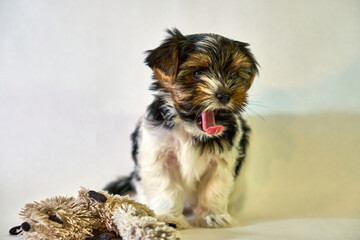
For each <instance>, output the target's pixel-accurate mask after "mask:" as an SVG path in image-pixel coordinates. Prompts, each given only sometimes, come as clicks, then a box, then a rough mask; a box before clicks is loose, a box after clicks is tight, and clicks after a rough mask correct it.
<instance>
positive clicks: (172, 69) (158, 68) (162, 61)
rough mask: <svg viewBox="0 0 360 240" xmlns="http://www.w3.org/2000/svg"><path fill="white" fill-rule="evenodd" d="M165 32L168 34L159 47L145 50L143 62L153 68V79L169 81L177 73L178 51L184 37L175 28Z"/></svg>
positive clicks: (184, 39)
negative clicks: (145, 55)
mask: <svg viewBox="0 0 360 240" xmlns="http://www.w3.org/2000/svg"><path fill="white" fill-rule="evenodd" d="M167 32H168V33H169V35H170V36H169V37H168V38H166V39H165V40H164V41H163V43H162V44H161V45H160V46H159V47H157V48H155V49H153V50H148V51H146V54H147V57H146V59H145V63H146V64H147V65H148V66H149V67H150V68H151V69H152V70H153V72H154V78H155V79H157V80H159V81H166V82H168V83H171V82H172V81H173V80H174V79H175V77H176V74H177V70H178V65H179V57H180V56H179V54H180V53H179V52H180V48H181V46H182V45H183V43H184V42H185V41H186V37H185V36H183V35H182V34H181V32H180V31H179V30H177V29H176V28H175V29H174V30H172V31H171V30H167Z"/></svg>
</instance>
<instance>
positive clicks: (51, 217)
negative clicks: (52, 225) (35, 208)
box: [49, 214, 63, 224]
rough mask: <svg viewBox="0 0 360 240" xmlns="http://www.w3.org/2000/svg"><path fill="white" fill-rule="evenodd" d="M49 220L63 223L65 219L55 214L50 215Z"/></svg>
mask: <svg viewBox="0 0 360 240" xmlns="http://www.w3.org/2000/svg"><path fill="white" fill-rule="evenodd" d="M49 220H50V221H53V222H57V223H60V224H63V221H62V220H61V219H60V218H59V217H58V216H56V215H54V214H53V215H50V216H49Z"/></svg>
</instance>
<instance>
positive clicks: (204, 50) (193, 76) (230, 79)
mask: <svg viewBox="0 0 360 240" xmlns="http://www.w3.org/2000/svg"><path fill="white" fill-rule="evenodd" d="M168 32H169V34H170V36H169V37H168V38H167V39H165V41H164V42H163V43H162V44H161V45H160V46H159V47H158V48H156V49H154V50H150V51H148V52H147V53H148V56H147V58H146V60H145V62H146V63H147V64H148V66H149V67H150V68H151V69H152V70H153V73H154V79H155V82H154V83H153V85H152V88H151V89H152V90H155V91H158V95H160V96H162V97H163V98H164V99H165V100H166V101H167V102H168V103H170V104H171V105H173V106H174V107H175V109H176V112H177V113H178V115H179V116H180V119H181V120H182V121H183V122H184V124H185V125H186V126H187V129H190V130H191V133H192V134H193V135H202V134H205V135H206V136H208V137H211V136H212V135H217V134H220V133H221V132H222V131H223V128H224V127H223V125H221V124H220V125H219V124H217V123H221V116H222V115H224V114H226V113H229V112H231V113H239V112H241V111H242V110H243V108H244V107H245V105H246V103H247V91H248V89H249V88H250V86H251V84H252V82H253V79H254V77H255V75H256V73H257V62H256V60H255V58H254V57H253V55H252V54H251V52H250V50H249V49H248V48H247V47H248V44H246V43H242V42H238V41H233V40H230V39H228V38H225V37H222V36H220V35H216V34H195V35H189V36H183V35H182V34H181V33H180V32H179V31H178V30H176V29H175V30H174V31H168Z"/></svg>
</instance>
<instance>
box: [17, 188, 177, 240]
mask: <svg viewBox="0 0 360 240" xmlns="http://www.w3.org/2000/svg"><path fill="white" fill-rule="evenodd" d="M20 215H21V216H22V218H23V220H24V221H25V222H24V223H23V224H21V226H18V227H14V228H12V229H11V230H10V234H12V235H19V234H20V235H21V236H22V237H23V238H24V239H30V240H56V239H61V240H85V239H86V240H110V239H112V238H113V237H121V238H122V239H124V240H130V239H131V240H133V239H134V240H135V239H136V240H137V239H139V240H140V239H164V240H170V239H180V238H179V237H178V232H177V231H176V230H175V229H174V228H173V227H175V226H169V225H167V224H166V223H164V222H160V221H158V220H157V218H156V216H155V214H154V212H153V211H152V210H150V209H149V208H148V207H147V206H146V205H143V204H141V203H138V202H136V201H134V200H132V199H130V198H129V197H128V196H118V195H110V194H108V193H106V192H95V191H88V190H87V189H84V188H82V189H80V191H79V196H78V197H77V198H74V197H61V196H58V197H54V198H50V199H46V200H44V201H41V202H34V203H31V204H26V205H25V207H24V208H23V209H22V211H21V213H20Z"/></svg>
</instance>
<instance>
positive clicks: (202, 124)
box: [196, 110, 224, 135]
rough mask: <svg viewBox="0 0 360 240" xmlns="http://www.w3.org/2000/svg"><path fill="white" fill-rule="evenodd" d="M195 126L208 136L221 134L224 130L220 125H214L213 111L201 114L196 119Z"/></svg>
mask: <svg viewBox="0 0 360 240" xmlns="http://www.w3.org/2000/svg"><path fill="white" fill-rule="evenodd" d="M196 126H198V128H200V129H201V130H203V131H204V132H206V133H208V134H210V135H215V134H218V133H221V132H222V131H223V130H224V127H223V126H222V125H216V123H215V113H214V111H213V110H210V111H205V112H203V113H202V114H201V116H199V117H198V118H197V119H196Z"/></svg>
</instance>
